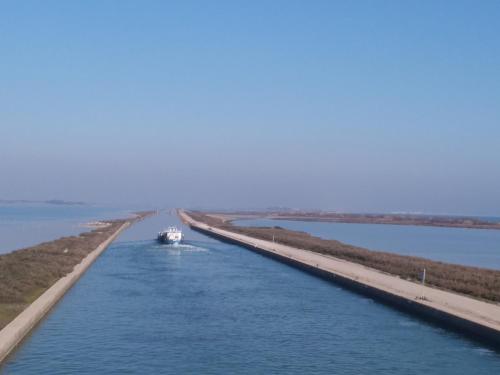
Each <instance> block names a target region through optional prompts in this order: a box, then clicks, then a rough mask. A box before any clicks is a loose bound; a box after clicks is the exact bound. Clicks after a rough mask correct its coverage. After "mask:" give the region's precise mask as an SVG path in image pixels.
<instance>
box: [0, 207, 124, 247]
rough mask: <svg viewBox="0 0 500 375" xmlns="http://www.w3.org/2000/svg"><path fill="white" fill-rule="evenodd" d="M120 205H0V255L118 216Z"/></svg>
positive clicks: (121, 210) (77, 231)
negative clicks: (85, 224)
mask: <svg viewBox="0 0 500 375" xmlns="http://www.w3.org/2000/svg"><path fill="white" fill-rule="evenodd" d="M126 215H127V212H126V211H125V210H123V209H119V208H109V207H96V206H65V205H48V204H0V254H2V253H7V252H9V251H12V250H15V249H20V248H22V247H27V246H32V245H36V244H37V243H40V242H44V241H51V240H54V239H56V238H59V237H62V236H69V235H75V234H79V233H81V232H84V231H87V230H89V229H88V228H85V227H82V225H81V224H83V223H85V222H88V221H91V220H99V219H111V218H119V217H124V216H126Z"/></svg>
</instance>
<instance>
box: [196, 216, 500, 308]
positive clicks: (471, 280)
mask: <svg viewBox="0 0 500 375" xmlns="http://www.w3.org/2000/svg"><path fill="white" fill-rule="evenodd" d="M189 215H190V216H191V217H193V219H195V220H197V221H202V222H204V223H206V224H208V225H210V226H212V227H218V228H221V229H225V230H229V231H232V232H237V233H241V234H245V235H247V236H251V237H255V238H259V239H263V240H269V241H272V240H273V238H274V241H275V242H279V243H282V244H284V245H289V246H293V247H297V248H301V249H307V250H310V251H315V252H318V253H321V254H327V255H331V256H334V257H337V258H340V259H344V260H347V261H351V262H355V263H359V264H362V265H364V266H367V267H371V268H375V269H377V270H380V271H383V272H387V273H390V274H392V275H395V276H398V277H400V278H403V279H407V280H412V281H419V280H420V278H421V273H422V270H423V269H424V268H425V269H426V284H429V285H432V286H435V287H437V288H441V289H446V290H450V291H453V292H457V293H461V294H465V295H468V296H472V297H475V298H479V299H484V300H488V301H493V302H497V303H499V302H500V271H496V270H490V269H483V268H477V267H469V266H461V265H457V264H448V263H443V262H437V261H433V260H429V259H424V258H419V257H413V256H404V255H398V254H392V253H386V252H380V251H371V250H368V249H364V248H361V247H357V246H351V245H348V244H345V243H342V242H339V241H336V240H326V239H322V238H318V237H314V236H311V235H310V234H308V233H305V232H297V231H291V230H287V229H283V228H281V227H272V228H271V227H241V226H236V225H232V224H231V223H229V222H227V221H224V220H222V219H221V218H218V217H214V216H209V215H206V214H203V213H201V212H190V213H189Z"/></svg>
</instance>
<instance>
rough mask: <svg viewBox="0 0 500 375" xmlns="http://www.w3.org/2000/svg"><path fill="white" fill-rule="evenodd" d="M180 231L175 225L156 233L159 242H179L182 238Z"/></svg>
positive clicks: (174, 243)
mask: <svg viewBox="0 0 500 375" xmlns="http://www.w3.org/2000/svg"><path fill="white" fill-rule="evenodd" d="M183 237H184V236H183V235H182V231H181V230H180V229H177V228H176V227H168V228H167V229H165V230H162V231H161V232H159V233H158V237H157V240H158V242H161V243H166V244H173V245H176V244H179V243H181V241H182V239H183Z"/></svg>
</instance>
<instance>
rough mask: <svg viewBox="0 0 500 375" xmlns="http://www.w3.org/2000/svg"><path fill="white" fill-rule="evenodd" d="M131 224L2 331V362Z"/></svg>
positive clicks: (0, 345)
mask: <svg viewBox="0 0 500 375" xmlns="http://www.w3.org/2000/svg"><path fill="white" fill-rule="evenodd" d="M130 225H131V222H130V221H127V222H125V223H124V224H123V225H122V226H121V227H120V228H119V229H118V230H117V231H116V232H115V233H113V234H112V235H111V236H110V237H109V238H108V239H107V240H106V241H104V242H102V243H101V244H100V245H99V246H98V247H97V248H96V249H95V250H93V251H92V252H91V253H89V254H88V255H87V256H86V257H85V258H84V259H83V260H82V261H81V262H80V263H79V264H78V265H76V266H75V268H74V269H73V271H72V272H71V273H69V274H67V275H66V276H64V277H62V278H61V279H59V280H58V281H57V282H56V283H55V284H53V285H52V286H51V287H50V288H49V289H47V290H46V291H45V292H44V293H43V294H42V295H41V296H40V297H38V298H37V299H36V300H35V301H34V302H33V303H32V304H31V305H29V306H28V307H27V308H26V309H25V310H24V311H23V312H21V313H20V314H19V315H18V316H17V317H16V318H15V319H14V320H13V321H11V322H10V323H9V324H8V325H6V326H5V327H4V328H3V329H2V330H1V331H0V363H1V362H2V361H3V360H4V359H5V358H6V357H7V355H8V354H9V353H10V352H11V351H12V350H13V349H14V348H15V347H16V346H17V345H18V344H19V343H20V342H21V341H22V340H23V338H24V337H25V336H26V335H27V334H28V333H29V332H30V331H31V330H32V329H33V327H35V326H36V324H37V323H38V322H39V321H40V320H41V319H42V318H43V317H44V316H45V315H46V314H47V313H48V312H49V311H50V309H51V308H52V307H53V306H54V305H55V304H56V303H57V302H58V301H59V300H60V299H61V298H62V297H63V296H64V294H65V293H66V292H67V291H68V290H69V289H70V288H71V287H72V286H73V285H74V284H75V283H76V281H78V279H79V278H80V277H81V276H82V275H83V274H84V273H85V271H86V270H87V269H88V268H89V267H90V266H91V265H92V263H93V262H94V261H95V260H96V259H97V257H99V255H101V253H102V252H103V251H104V250H105V249H106V248H107V247H108V245H109V244H110V243H111V242H113V240H115V238H116V237H117V236H118V235H119V234H120V233H121V232H122V231H123V230H124V229H126V228H127V227H129V226H130Z"/></svg>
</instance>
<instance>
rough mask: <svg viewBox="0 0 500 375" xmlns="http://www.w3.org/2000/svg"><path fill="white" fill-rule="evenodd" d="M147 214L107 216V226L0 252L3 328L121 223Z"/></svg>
mask: <svg viewBox="0 0 500 375" xmlns="http://www.w3.org/2000/svg"><path fill="white" fill-rule="evenodd" d="M148 214H149V212H141V213H137V215H138V216H137V218H136V219H122V220H108V221H106V222H107V223H110V224H111V225H109V226H107V227H105V228H97V229H94V230H92V231H90V232H85V233H82V234H80V235H79V236H71V237H62V238H59V239H57V240H55V241H50V242H44V243H41V244H39V245H36V246H32V247H28V248H25V249H20V250H16V251H13V252H11V253H8V254H4V255H0V329H1V328H2V327H4V326H5V325H6V324H8V323H9V322H10V321H11V320H12V319H13V318H15V317H16V316H17V314H19V313H20V312H21V311H22V310H24V309H25V308H26V307H27V306H28V305H29V304H30V303H31V302H33V301H34V300H35V299H36V298H38V297H39V296H40V295H41V294H42V293H43V292H45V291H46V290H47V289H48V288H49V287H50V286H52V285H53V284H54V283H55V282H56V281H57V280H59V279H60V278H61V277H63V276H65V275H67V274H68V273H70V272H71V271H73V268H74V267H75V266H76V265H77V264H79V263H80V262H81V261H82V259H83V258H85V257H86V256H87V255H88V254H89V253H90V252H91V251H93V250H94V249H96V248H97V247H98V246H99V245H100V244H101V243H102V242H104V241H105V240H107V239H108V238H109V237H110V236H111V235H112V234H113V233H115V232H116V231H117V230H118V229H119V228H120V227H121V226H122V224H124V223H125V222H127V221H134V220H140V219H142V218H144V217H145V216H147V215H148Z"/></svg>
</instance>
